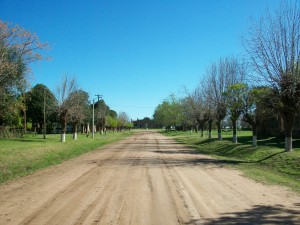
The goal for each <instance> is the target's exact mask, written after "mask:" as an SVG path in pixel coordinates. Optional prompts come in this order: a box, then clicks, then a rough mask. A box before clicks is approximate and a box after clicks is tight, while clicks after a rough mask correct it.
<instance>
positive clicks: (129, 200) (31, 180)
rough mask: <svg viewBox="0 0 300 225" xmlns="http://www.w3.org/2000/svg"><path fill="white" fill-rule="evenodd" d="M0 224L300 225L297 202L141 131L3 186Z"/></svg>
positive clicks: (279, 190) (0, 189) (299, 199)
mask: <svg viewBox="0 0 300 225" xmlns="http://www.w3.org/2000/svg"><path fill="white" fill-rule="evenodd" d="M0 224H1V225H9V224H11V225H17V224H36V225H42V224H45V225H46V224H47V225H49V224H60V225H61V224H62V225H67V224H92V225H94V224H113V225H115V224H132V225H142V224H153V225H160V224H162V225H169V224H170V225H174V224H300V197H299V196H296V195H295V194H293V193H291V192H288V191H287V190H285V189H283V188H279V187H274V186H273V187H271V186H265V185H262V184H259V183H256V182H254V181H252V180H249V179H247V178H245V177H243V176H241V175H240V173H239V172H237V171H235V170H229V169H226V168H224V167H223V165H222V163H221V162H218V161H217V160H214V159H212V158H210V157H207V156H203V155H200V154H194V153H193V151H192V150H190V149H188V148H186V147H184V146H183V145H181V144H178V143H176V142H174V141H173V140H172V139H170V138H167V137H164V136H162V135H160V134H158V133H154V132H141V133H137V134H135V135H133V136H131V137H129V138H128V139H126V140H123V141H121V142H118V143H116V144H112V145H109V146H106V147H104V148H103V149H100V150H96V151H94V152H91V153H88V154H85V155H83V156H80V157H78V158H76V159H73V160H70V161H68V162H65V163H62V164H60V165H57V166H53V167H51V168H49V169H45V170H43V171H39V172H37V173H35V174H33V175H31V176H28V177H25V178H21V179H18V180H16V181H13V182H11V183H8V184H5V185H1V186H0Z"/></svg>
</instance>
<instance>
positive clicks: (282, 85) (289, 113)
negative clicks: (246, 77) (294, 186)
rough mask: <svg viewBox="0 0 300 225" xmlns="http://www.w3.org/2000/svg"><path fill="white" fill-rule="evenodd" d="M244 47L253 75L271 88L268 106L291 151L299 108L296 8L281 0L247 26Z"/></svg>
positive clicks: (299, 23)
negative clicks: (281, 125) (277, 117)
mask: <svg viewBox="0 0 300 225" xmlns="http://www.w3.org/2000/svg"><path fill="white" fill-rule="evenodd" d="M249 30H250V32H249V37H247V38H244V47H245V50H246V52H247V53H248V55H249V58H250V62H251V64H252V66H253V68H254V70H255V71H256V74H257V78H258V80H259V81H261V82H263V84H265V85H268V86H269V87H270V88H271V93H272V97H271V101H270V102H272V107H273V109H275V110H276V111H277V112H279V113H280V115H281V117H282V119H283V123H284V130H285V151H287V152H289V151H292V130H293V125H294V121H295V115H296V114H297V113H298V112H299V107H300V68H299V66H300V7H299V2H297V1H296V2H295V3H294V4H292V3H289V2H287V1H285V2H282V4H281V5H280V7H279V9H278V10H277V11H276V12H275V13H273V14H271V13H270V12H269V11H268V12H267V13H266V14H265V17H262V18H261V19H260V20H258V21H256V22H254V23H253V25H252V27H250V29H249Z"/></svg>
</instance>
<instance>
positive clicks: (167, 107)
mask: <svg viewBox="0 0 300 225" xmlns="http://www.w3.org/2000/svg"><path fill="white" fill-rule="evenodd" d="M153 117H154V120H155V122H156V123H157V124H159V125H161V126H164V127H166V129H167V130H170V128H171V126H174V128H175V129H176V126H179V125H180V123H181V121H182V107H181V104H180V101H179V100H178V99H176V97H175V95H173V94H172V95H170V96H169V97H168V98H167V99H165V100H164V101H163V102H162V103H161V104H159V105H158V106H157V107H156V109H155V112H154V115H153Z"/></svg>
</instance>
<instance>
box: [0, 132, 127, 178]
mask: <svg viewBox="0 0 300 225" xmlns="http://www.w3.org/2000/svg"><path fill="white" fill-rule="evenodd" d="M131 134H132V133H131V132H128V131H127V132H116V133H107V134H106V135H102V136H101V135H99V134H96V135H95V138H94V139H92V138H91V136H89V137H86V135H80V134H78V139H77V140H73V139H72V135H71V134H68V135H67V136H66V142H65V143H62V142H60V134H52V135H47V139H43V137H42V136H41V135H36V136H34V135H27V136H26V137H24V138H11V139H0V183H3V182H5V181H8V180H11V179H14V178H16V177H20V176H26V175H28V174H31V173H33V172H34V171H37V170H39V169H42V168H46V167H48V166H51V165H55V164H59V163H61V162H63V161H65V160H68V159H70V158H73V157H76V156H79V155H81V154H83V153H86V152H89V151H92V150H95V149H97V148H99V147H101V146H103V145H106V144H109V143H113V142H116V141H118V140H121V139H123V138H125V137H128V136H129V135H131Z"/></svg>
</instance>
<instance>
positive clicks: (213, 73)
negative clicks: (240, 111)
mask: <svg viewBox="0 0 300 225" xmlns="http://www.w3.org/2000/svg"><path fill="white" fill-rule="evenodd" d="M225 65H226V60H225V59H220V61H219V64H216V63H212V64H211V66H210V68H209V69H208V72H207V73H208V83H210V84H211V92H212V99H211V100H212V102H213V104H214V105H215V110H214V115H215V120H216V125H217V129H218V139H219V140H222V127H221V123H222V120H223V119H224V118H225V116H226V113H227V108H226V102H225V98H224V95H223V92H224V91H225V89H226V85H227V84H228V82H227V79H226V72H225V68H226V67H225Z"/></svg>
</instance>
